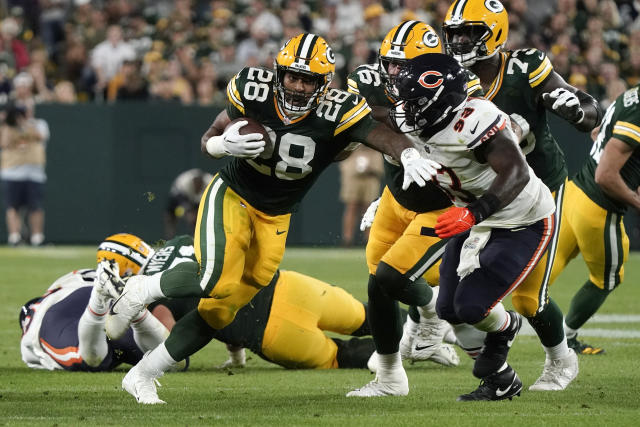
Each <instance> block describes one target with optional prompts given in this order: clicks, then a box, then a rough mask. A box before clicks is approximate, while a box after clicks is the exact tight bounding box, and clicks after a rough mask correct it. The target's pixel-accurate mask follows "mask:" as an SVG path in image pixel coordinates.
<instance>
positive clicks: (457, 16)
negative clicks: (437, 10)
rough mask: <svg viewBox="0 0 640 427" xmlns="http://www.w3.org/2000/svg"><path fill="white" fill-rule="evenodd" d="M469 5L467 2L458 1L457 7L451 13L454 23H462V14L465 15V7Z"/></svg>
mask: <svg viewBox="0 0 640 427" xmlns="http://www.w3.org/2000/svg"><path fill="white" fill-rule="evenodd" d="M466 5H467V0H457V1H456V5H455V7H454V8H453V12H452V13H451V20H452V21H461V20H462V14H463V13H464V7H465V6H466Z"/></svg>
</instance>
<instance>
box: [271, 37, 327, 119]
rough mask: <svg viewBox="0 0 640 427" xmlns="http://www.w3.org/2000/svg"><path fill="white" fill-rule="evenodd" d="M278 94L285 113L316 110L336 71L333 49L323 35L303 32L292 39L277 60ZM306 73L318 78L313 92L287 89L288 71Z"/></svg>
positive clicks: (308, 75) (285, 45)
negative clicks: (285, 83) (285, 77)
mask: <svg viewBox="0 0 640 427" xmlns="http://www.w3.org/2000/svg"><path fill="white" fill-rule="evenodd" d="M274 67H275V71H276V85H275V92H276V97H277V99H278V102H279V103H280V105H281V106H282V107H283V108H284V110H285V112H287V113H289V114H300V113H305V112H307V111H310V110H313V109H314V108H316V107H317V106H318V104H319V103H320V102H321V101H322V99H323V98H324V95H325V94H326V93H327V89H328V88H329V84H330V83H331V80H332V79H333V74H334V73H335V71H336V58H335V56H334V54H333V50H331V47H330V46H329V45H328V44H327V42H326V41H325V40H324V39H323V38H322V37H320V36H318V35H316V34H310V33H302V34H299V35H297V36H295V37H293V38H291V39H289V40H288V41H287V42H286V43H285V44H284V46H282V48H281V49H280V52H279V53H278V55H277V56H276V59H275V61H274ZM287 72H289V73H295V74H303V75H305V76H307V77H310V78H312V79H313V80H314V81H315V89H314V90H313V92H311V93H300V92H297V91H294V90H290V89H287V88H285V86H284V76H285V73H287Z"/></svg>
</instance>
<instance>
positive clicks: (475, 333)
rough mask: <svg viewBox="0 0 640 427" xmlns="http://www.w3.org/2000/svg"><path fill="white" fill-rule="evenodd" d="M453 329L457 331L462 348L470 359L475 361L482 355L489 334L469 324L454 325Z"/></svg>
mask: <svg viewBox="0 0 640 427" xmlns="http://www.w3.org/2000/svg"><path fill="white" fill-rule="evenodd" d="M453 329H454V331H456V338H457V339H458V345H459V346H460V348H462V349H463V350H464V351H465V353H467V354H468V355H469V357H470V358H472V359H474V360H475V358H476V357H478V355H479V354H480V351H481V350H482V346H484V339H485V337H486V336H487V333H486V332H484V331H481V330H480V329H477V328H474V327H473V325H469V324H468V323H460V324H459V325H453Z"/></svg>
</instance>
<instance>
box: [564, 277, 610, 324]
mask: <svg viewBox="0 0 640 427" xmlns="http://www.w3.org/2000/svg"><path fill="white" fill-rule="evenodd" d="M610 293H611V291H609V290H606V289H600V288H599V287H597V286H596V285H594V284H593V282H591V281H590V280H587V282H586V283H585V284H584V285H583V286H582V287H581V288H580V289H579V290H578V292H576V294H575V295H574V296H573V299H572V300H571V305H570V306H569V312H568V313H567V317H566V318H565V320H564V321H565V323H566V324H567V326H568V327H570V328H571V329H580V328H581V327H582V325H584V324H585V323H586V322H587V320H589V319H590V318H591V316H593V315H594V314H595V313H596V311H598V309H599V308H600V306H601V305H602V304H603V303H604V302H605V300H606V299H607V296H608V295H609V294H610Z"/></svg>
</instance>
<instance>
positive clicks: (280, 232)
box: [276, 230, 287, 236]
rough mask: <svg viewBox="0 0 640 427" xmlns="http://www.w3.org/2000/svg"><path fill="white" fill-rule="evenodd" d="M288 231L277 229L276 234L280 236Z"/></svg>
mask: <svg viewBox="0 0 640 427" xmlns="http://www.w3.org/2000/svg"><path fill="white" fill-rule="evenodd" d="M286 232H287V230H283V231H280V230H276V235H278V236H279V235H281V234H284V233H286Z"/></svg>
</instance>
